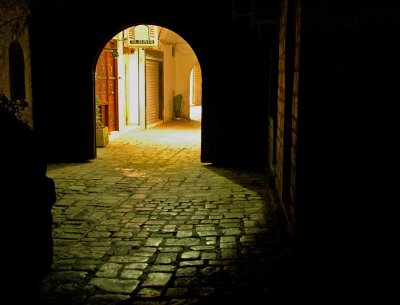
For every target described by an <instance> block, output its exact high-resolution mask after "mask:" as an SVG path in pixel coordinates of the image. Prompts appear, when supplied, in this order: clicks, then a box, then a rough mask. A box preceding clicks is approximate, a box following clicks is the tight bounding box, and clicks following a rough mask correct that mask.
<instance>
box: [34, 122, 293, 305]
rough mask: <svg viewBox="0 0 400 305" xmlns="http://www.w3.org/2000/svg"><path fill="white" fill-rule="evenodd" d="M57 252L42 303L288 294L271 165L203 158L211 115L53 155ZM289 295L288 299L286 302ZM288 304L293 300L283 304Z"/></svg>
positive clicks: (252, 300)
mask: <svg viewBox="0 0 400 305" xmlns="http://www.w3.org/2000/svg"><path fill="white" fill-rule="evenodd" d="M48 176H49V177H51V178H53V179H54V180H55V183H56V188H57V194H58V200H57V202H56V204H55V205H54V207H53V210H52V212H53V222H54V225H53V239H54V263H53V266H52V270H51V272H50V273H49V274H48V275H47V276H46V278H45V279H44V280H43V281H42V283H41V284H40V287H39V292H38V293H37V294H36V295H34V296H32V300H33V301H32V304H35V305H36V304H37V305H48V304H54V305H55V304H57V305H59V304H62V305H64V304H65V305H67V304H68V305H78V304H79V305H93V304H96V305H97V304H100V305H101V304H107V305H111V304H131V305H134V304H135V305H144V304H148V305H156V304H164V305H179V304H249V305H250V304H278V303H279V304H280V303H282V300H284V298H285V296H286V295H287V288H286V286H287V285H286V282H287V281H286V278H285V276H284V275H282V274H284V273H285V272H282V269H284V268H281V266H280V263H279V262H278V263H276V262H275V261H274V259H275V257H277V256H278V255H277V253H279V251H280V249H279V247H277V245H276V242H275V241H274V239H273V234H272V231H273V228H272V222H271V217H270V213H269V212H270V210H271V202H270V200H268V198H269V197H268V196H267V191H266V179H265V173H264V172H262V171H260V172H258V171H250V170H232V169H229V168H221V167H214V166H212V165H211V164H205V163H201V162H200V122H198V121H184V120H182V121H175V122H173V123H168V124H163V125H160V126H158V127H154V128H152V129H149V130H146V131H136V132H130V133H125V134H121V135H119V136H113V137H112V139H111V141H110V144H109V145H108V146H107V147H105V148H99V149H98V158H96V159H95V160H91V161H90V162H87V163H73V164H50V165H49V167H48ZM278 300H279V301H278ZM282 304H284V303H282Z"/></svg>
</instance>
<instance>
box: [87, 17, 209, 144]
mask: <svg viewBox="0 0 400 305" xmlns="http://www.w3.org/2000/svg"><path fill="white" fill-rule="evenodd" d="M94 69H95V71H94V82H93V83H94V87H95V88H94V100H95V103H94V105H95V107H96V109H95V110H96V111H95V113H97V117H96V121H97V122H98V125H102V126H106V127H107V128H108V132H109V133H110V138H111V139H113V138H115V137H118V136H119V135H120V134H121V133H124V132H131V131H138V130H146V129H150V128H153V127H155V126H158V125H160V124H164V123H169V122H174V121H177V120H183V121H201V105H202V102H201V98H202V75H201V68H200V63H199V61H198V58H197V56H196V54H195V52H194V51H193V49H192V48H191V46H190V45H189V43H188V42H187V41H186V40H184V39H183V38H182V37H181V36H180V35H179V34H177V33H175V32H174V31H172V30H170V29H168V28H165V27H162V26H158V25H152V24H137V25H132V26H129V27H127V28H125V29H123V30H121V31H120V32H117V33H116V34H115V35H114V36H113V37H112V38H111V39H110V40H109V41H108V42H107V43H106V44H105V46H104V47H103V49H101V50H100V55H99V57H98V59H97V62H96V65H95V68H94ZM177 97H179V98H180V100H179V104H177ZM198 126H199V128H200V123H199V124H198ZM97 146H98V147H99V146H100V147H101V145H97Z"/></svg>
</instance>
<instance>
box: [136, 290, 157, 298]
mask: <svg viewBox="0 0 400 305" xmlns="http://www.w3.org/2000/svg"><path fill="white" fill-rule="evenodd" d="M161 292H162V290H161V289H157V288H142V289H140V290H139V292H138V293H137V296H138V297H141V298H157V297H159V296H161Z"/></svg>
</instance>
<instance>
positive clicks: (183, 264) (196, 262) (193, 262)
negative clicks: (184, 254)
mask: <svg viewBox="0 0 400 305" xmlns="http://www.w3.org/2000/svg"><path fill="white" fill-rule="evenodd" d="M202 265H204V261H203V260H201V259H199V260H188V261H181V262H180V263H179V266H181V267H186V266H202Z"/></svg>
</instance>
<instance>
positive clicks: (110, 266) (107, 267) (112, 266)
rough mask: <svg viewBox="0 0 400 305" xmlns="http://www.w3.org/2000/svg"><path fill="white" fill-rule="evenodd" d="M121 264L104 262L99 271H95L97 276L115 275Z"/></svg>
mask: <svg viewBox="0 0 400 305" xmlns="http://www.w3.org/2000/svg"><path fill="white" fill-rule="evenodd" d="M121 268H122V265H121V264H116V263H105V264H103V265H102V266H101V267H100V269H99V271H97V272H96V276H97V277H114V278H115V277H117V275H118V272H119V270H121Z"/></svg>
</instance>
